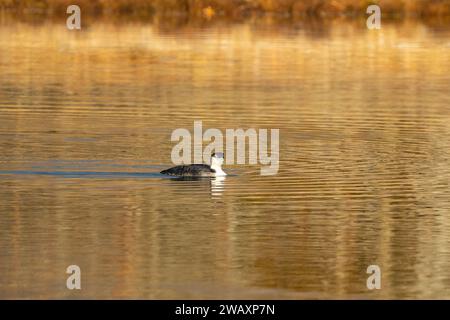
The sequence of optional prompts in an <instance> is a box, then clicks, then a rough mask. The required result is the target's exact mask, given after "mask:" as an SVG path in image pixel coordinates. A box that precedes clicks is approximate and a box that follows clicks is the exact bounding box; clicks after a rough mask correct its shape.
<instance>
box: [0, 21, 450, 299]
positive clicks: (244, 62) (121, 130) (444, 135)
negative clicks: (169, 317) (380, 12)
mask: <svg viewBox="0 0 450 320" xmlns="http://www.w3.org/2000/svg"><path fill="white" fill-rule="evenodd" d="M0 21H1V23H0V298H107V299H108V298H145V299H171V298H174V299H179V298H183V299H191V298H192V299H194V298H198V299H208V298H209V299H216V298H256V299H259V298H264V299H272V298H286V299H303V298H306V299H309V298H450V98H449V92H450V74H449V70H450V58H449V57H450V54H449V53H450V32H449V29H448V28H435V27H433V26H426V25H423V24H420V23H413V22H403V23H398V24H386V25H383V26H382V29H381V30H379V31H374V30H373V31H369V30H367V29H366V28H365V22H364V21H363V22H361V23H359V22H354V23H336V24H329V25H326V26H321V25H315V26H312V27H311V26H310V25H308V26H309V27H308V26H306V27H305V26H304V25H288V26H286V25H281V26H280V25H271V24H270V23H269V22H264V23H259V22H246V23H239V24H238V23H236V24H225V23H224V24H221V23H218V24H212V25H206V26H204V25H189V24H188V25H181V26H174V27H167V26H166V25H164V24H161V23H160V24H158V23H156V22H155V23H149V24H145V23H138V22H134V23H123V24H118V23H112V22H111V23H110V22H108V21H98V22H95V21H94V22H91V23H90V24H89V25H88V26H86V27H84V28H83V29H82V30H81V31H79V32H73V31H68V30H67V29H66V28H65V24H64V22H55V21H49V22H45V23H29V22H21V21H14V20H10V19H0ZM197 120H202V121H203V127H204V129H207V128H218V129H220V130H222V131H223V132H225V129H227V128H232V129H233V128H243V129H248V128H255V129H264V128H266V129H273V128H278V129H280V141H279V142H280V149H279V156H280V163H279V171H278V173H277V174H276V175H271V176H261V175H260V167H261V166H260V165H259V164H258V165H231V166H225V168H224V169H225V171H227V172H229V173H231V174H232V175H230V176H228V177H226V178H225V179H202V180H198V181H179V180H174V179H169V178H167V177H162V176H161V175H159V174H158V172H159V171H160V170H162V169H164V168H167V167H170V166H172V163H171V157H170V154H171V150H172V148H173V146H174V145H175V142H172V141H171V133H172V131H173V130H175V129H177V128H187V129H189V130H191V131H192V130H193V124H194V121H197ZM73 264H75V265H78V266H80V268H81V272H82V290H79V291H76V290H74V291H70V290H68V289H67V288H66V279H67V277H68V275H67V274H66V268H67V267H68V266H69V265H73ZM373 264H376V265H379V266H380V268H381V271H382V288H381V290H373V291H370V290H368V289H367V287H366V279H367V277H368V274H367V273H366V269H367V267H368V266H369V265H373Z"/></svg>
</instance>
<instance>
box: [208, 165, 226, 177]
mask: <svg viewBox="0 0 450 320" xmlns="http://www.w3.org/2000/svg"><path fill="white" fill-rule="evenodd" d="M211 169H213V170H214V171H215V173H214V175H215V176H216V177H217V176H226V175H227V174H226V173H225V171H223V170H222V167H221V166H218V165H211Z"/></svg>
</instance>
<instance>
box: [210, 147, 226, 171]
mask: <svg viewBox="0 0 450 320" xmlns="http://www.w3.org/2000/svg"><path fill="white" fill-rule="evenodd" d="M223 160H224V159H223V153H222V152H216V153H213V154H212V155H211V169H213V170H214V171H215V176H216V177H220V176H226V175H227V174H226V173H225V172H224V171H223V170H222V164H223Z"/></svg>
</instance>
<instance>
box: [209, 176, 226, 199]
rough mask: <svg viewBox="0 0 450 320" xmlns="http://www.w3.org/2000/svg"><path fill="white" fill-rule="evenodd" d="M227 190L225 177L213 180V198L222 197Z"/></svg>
mask: <svg viewBox="0 0 450 320" xmlns="http://www.w3.org/2000/svg"><path fill="white" fill-rule="evenodd" d="M224 190H225V177H214V178H211V196H212V197H221V196H222V193H223V191H224Z"/></svg>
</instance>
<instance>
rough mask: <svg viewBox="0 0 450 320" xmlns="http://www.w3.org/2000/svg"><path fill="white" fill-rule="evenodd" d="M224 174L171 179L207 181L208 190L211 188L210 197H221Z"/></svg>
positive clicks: (223, 187)
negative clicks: (211, 176)
mask: <svg viewBox="0 0 450 320" xmlns="http://www.w3.org/2000/svg"><path fill="white" fill-rule="evenodd" d="M225 179H226V177H225V176H220V177H213V178H210V177H178V178H174V179H171V180H172V181H192V182H194V181H198V182H203V183H205V186H206V183H208V182H209V185H210V190H211V197H213V198H216V197H221V196H222V193H223V191H224V190H225Z"/></svg>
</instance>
